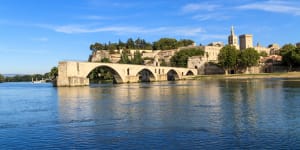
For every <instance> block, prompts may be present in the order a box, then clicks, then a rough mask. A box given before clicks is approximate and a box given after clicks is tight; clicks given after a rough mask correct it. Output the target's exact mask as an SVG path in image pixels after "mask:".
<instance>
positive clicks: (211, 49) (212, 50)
mask: <svg viewBox="0 0 300 150" xmlns="http://www.w3.org/2000/svg"><path fill="white" fill-rule="evenodd" d="M201 47H202V48H203V50H204V58H205V60H206V61H207V62H218V55H219V53H220V50H221V49H222V47H224V44H223V43H222V42H212V43H210V44H208V45H206V46H201Z"/></svg>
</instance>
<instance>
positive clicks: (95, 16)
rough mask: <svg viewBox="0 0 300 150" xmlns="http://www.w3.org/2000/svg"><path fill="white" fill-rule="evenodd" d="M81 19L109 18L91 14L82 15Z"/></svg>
mask: <svg viewBox="0 0 300 150" xmlns="http://www.w3.org/2000/svg"><path fill="white" fill-rule="evenodd" d="M79 18H80V19H86V20H107V19H109V18H107V17H104V16H97V15H89V16H81V17H79Z"/></svg>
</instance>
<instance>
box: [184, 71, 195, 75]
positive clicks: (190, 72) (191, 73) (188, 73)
mask: <svg viewBox="0 0 300 150" xmlns="http://www.w3.org/2000/svg"><path fill="white" fill-rule="evenodd" d="M186 75H187V76H193V75H194V73H193V72H192V71H191V70H189V71H188V72H187V73H186Z"/></svg>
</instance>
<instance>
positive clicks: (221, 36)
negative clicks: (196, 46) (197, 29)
mask: <svg viewBox="0 0 300 150" xmlns="http://www.w3.org/2000/svg"><path fill="white" fill-rule="evenodd" d="M227 36H228V35H224V34H202V35H200V40H202V41H205V40H226V39H227Z"/></svg>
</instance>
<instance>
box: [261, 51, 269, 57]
mask: <svg viewBox="0 0 300 150" xmlns="http://www.w3.org/2000/svg"><path fill="white" fill-rule="evenodd" d="M259 56H262V57H267V56H268V53H267V52H265V51H262V52H260V53H259Z"/></svg>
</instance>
